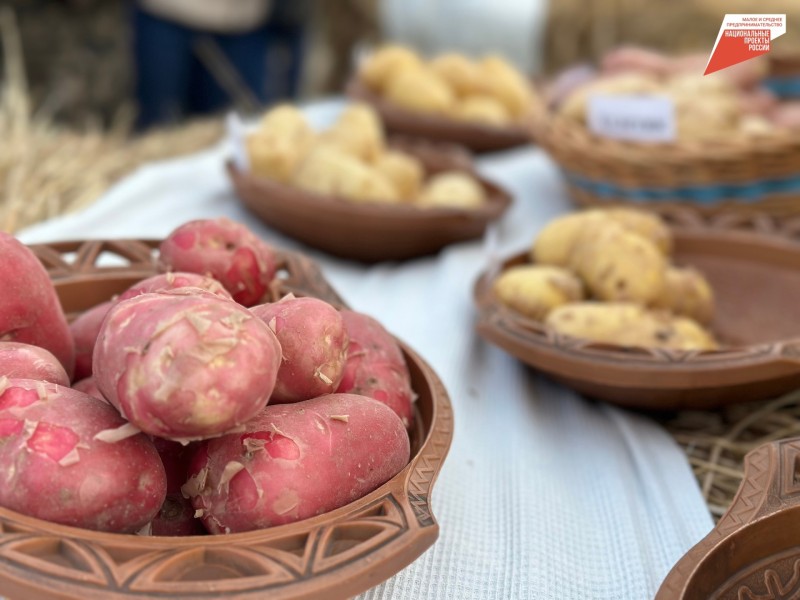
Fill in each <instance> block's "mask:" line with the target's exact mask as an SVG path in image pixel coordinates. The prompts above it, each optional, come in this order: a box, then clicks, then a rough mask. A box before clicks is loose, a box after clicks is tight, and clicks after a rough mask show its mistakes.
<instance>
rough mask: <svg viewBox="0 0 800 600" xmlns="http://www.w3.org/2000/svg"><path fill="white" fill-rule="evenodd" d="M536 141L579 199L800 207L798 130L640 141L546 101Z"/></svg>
mask: <svg viewBox="0 0 800 600" xmlns="http://www.w3.org/2000/svg"><path fill="white" fill-rule="evenodd" d="M531 130H532V135H533V137H534V139H535V140H536V142H537V143H538V144H539V145H540V146H541V147H542V148H544V150H545V151H546V152H548V154H550V156H551V157H552V158H553V160H555V161H556V162H557V163H558V165H559V166H560V167H561V170H562V172H563V173H564V176H565V178H566V182H567V187H568V189H569V192H570V195H571V196H572V198H573V199H574V201H575V202H576V203H577V204H578V205H580V206H586V207H592V206H600V205H607V204H629V205H630V204H633V205H637V206H641V207H645V208H648V209H652V210H656V211H657V212H660V213H662V214H668V213H669V212H672V211H673V210H674V209H675V208H676V207H678V208H679V209H680V210H681V211H685V210H686V208H687V207H692V208H693V209H696V210H697V211H699V212H701V213H704V214H709V213H711V214H716V213H728V212H737V213H756V212H757V213H768V214H770V215H772V216H775V217H787V216H796V215H798V214H800V136H798V135H796V134H795V135H789V134H780V135H775V136H771V137H761V138H755V137H754V138H748V139H741V138H737V139H732V140H724V141H719V142H714V143H711V142H702V143H700V142H680V143H675V144H641V143H631V142H620V141H616V140H611V139H603V138H599V137H596V136H594V135H592V134H591V133H590V132H589V130H588V129H587V128H586V127H585V126H583V125H581V124H580V123H576V122H573V121H569V120H567V119H562V118H559V117H557V116H554V115H553V113H552V112H551V111H550V110H549V109H548V108H547V107H545V106H544V105H540V106H537V107H536V109H535V110H534V112H533V113H532V115H531Z"/></svg>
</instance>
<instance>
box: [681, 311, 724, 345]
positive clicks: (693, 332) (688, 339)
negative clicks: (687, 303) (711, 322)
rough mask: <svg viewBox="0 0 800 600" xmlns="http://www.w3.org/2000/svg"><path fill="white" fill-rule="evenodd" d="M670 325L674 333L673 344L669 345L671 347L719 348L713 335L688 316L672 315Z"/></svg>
mask: <svg viewBox="0 0 800 600" xmlns="http://www.w3.org/2000/svg"><path fill="white" fill-rule="evenodd" d="M672 327H673V330H674V331H675V333H676V335H675V339H674V341H673V342H672V343H673V344H674V345H673V346H670V347H672V348H678V349H680V350H716V349H717V348H719V344H718V343H717V340H715V339H714V336H713V335H712V334H711V333H710V332H709V331H708V330H706V329H703V328H702V327H701V326H700V325H699V324H698V323H697V322H696V321H693V320H692V319H690V318H688V317H674V318H673V320H672Z"/></svg>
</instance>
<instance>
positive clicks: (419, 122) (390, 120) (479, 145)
mask: <svg viewBox="0 0 800 600" xmlns="http://www.w3.org/2000/svg"><path fill="white" fill-rule="evenodd" d="M346 93H347V95H348V96H349V97H350V98H351V99H352V100H358V101H360V102H365V103H366V104H369V105H371V106H372V107H373V108H374V109H375V110H376V111H377V112H378V114H379V115H380V117H381V121H383V125H384V127H385V128H386V131H387V132H389V133H396V134H401V135H407V136H413V137H416V138H422V139H426V140H430V141H433V142H446V143H451V144H458V145H460V146H464V147H465V148H469V149H470V150H472V151H474V152H494V151H497V150H506V149H508V148H514V147H516V146H523V145H525V144H530V143H531V136H530V134H529V133H528V132H527V130H526V128H525V127H524V126H523V125H509V126H508V127H492V126H491V125H484V124H481V123H470V122H467V121H457V120H455V119H448V118H446V117H439V116H436V115H427V114H424V113H417V112H413V111H410V110H406V109H404V108H402V107H399V106H397V105H395V104H392V103H391V102H389V101H387V100H385V99H383V98H381V97H380V96H379V95H378V94H376V93H374V92H373V91H371V90H370V89H369V88H367V87H366V86H365V85H364V84H363V83H361V82H360V81H358V79H353V80H351V81H350V83H348V84H347V87H346Z"/></svg>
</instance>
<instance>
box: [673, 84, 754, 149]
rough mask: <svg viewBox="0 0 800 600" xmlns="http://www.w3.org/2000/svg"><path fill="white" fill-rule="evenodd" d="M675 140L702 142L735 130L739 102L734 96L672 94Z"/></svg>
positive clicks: (737, 121)
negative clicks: (676, 137) (675, 130)
mask: <svg viewBox="0 0 800 600" xmlns="http://www.w3.org/2000/svg"><path fill="white" fill-rule="evenodd" d="M672 99H673V101H674V102H675V113H676V116H677V122H676V127H677V133H678V139H680V140H682V141H693V140H694V141H705V140H713V139H718V138H720V137H722V136H725V135H730V134H732V133H735V132H736V131H737V130H738V127H739V118H740V111H739V103H738V100H737V99H736V97H735V96H724V95H720V94H717V95H714V94H712V95H707V96H693V95H690V94H683V95H673V96H672Z"/></svg>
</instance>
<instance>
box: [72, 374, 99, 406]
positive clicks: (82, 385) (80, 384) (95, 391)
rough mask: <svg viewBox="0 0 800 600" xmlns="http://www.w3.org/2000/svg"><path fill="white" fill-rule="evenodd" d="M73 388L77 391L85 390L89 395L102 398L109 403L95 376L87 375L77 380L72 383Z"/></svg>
mask: <svg viewBox="0 0 800 600" xmlns="http://www.w3.org/2000/svg"><path fill="white" fill-rule="evenodd" d="M72 389H73V390H75V391H77V392H83V393H84V394H86V395H87V396H91V397H92V398H97V399H98V400H102V401H103V402H105V403H106V404H108V400H106V397H105V396H103V392H101V391H100V388H99V387H97V382H96V381H95V380H94V377H87V378H86V379H81V380H80V381H76V382H75V383H73V384H72Z"/></svg>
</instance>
